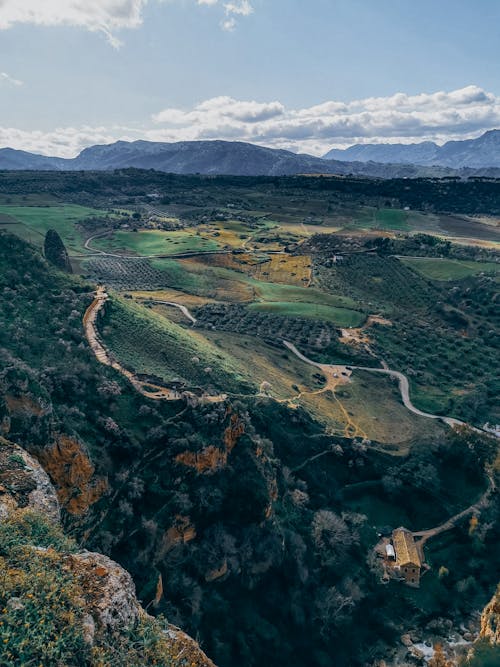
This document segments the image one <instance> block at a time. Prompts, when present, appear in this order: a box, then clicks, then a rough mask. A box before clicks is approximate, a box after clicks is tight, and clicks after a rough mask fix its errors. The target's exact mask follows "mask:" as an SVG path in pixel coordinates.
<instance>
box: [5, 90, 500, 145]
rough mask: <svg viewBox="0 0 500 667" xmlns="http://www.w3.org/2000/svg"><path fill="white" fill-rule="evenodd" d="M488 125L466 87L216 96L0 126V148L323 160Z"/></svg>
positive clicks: (489, 99)
mask: <svg viewBox="0 0 500 667" xmlns="http://www.w3.org/2000/svg"><path fill="white" fill-rule="evenodd" d="M492 128H500V97H496V96H495V95H493V94H492V93H489V92H487V91H485V90H483V89H481V88H478V87H477V86H467V87H466V88H462V89H459V90H454V91H451V92H437V93H431V94H428V93H422V94H420V95H406V94H405V93H398V94H396V95H392V96H390V97H378V98H373V97H371V98H366V99H361V100H354V101H352V102H340V101H337V100H331V101H328V102H324V103H322V104H318V105H315V106H311V107H306V108H300V109H292V108H286V107H285V106H284V105H283V104H282V103H281V102H279V101H270V102H257V101H253V100H250V101H248V100H236V99H234V98H231V97H215V98H212V99H210V100H206V101H204V102H201V103H200V104H197V105H196V106H194V107H193V108H192V109H187V110H185V109H177V108H167V109H164V110H163V111H160V112H159V113H157V114H155V115H154V116H153V118H152V123H151V124H149V125H148V126H144V127H142V128H140V129H137V128H134V129H130V128H127V127H119V126H116V127H110V128H105V127H98V128H91V127H83V128H63V129H60V130H55V131H54V132H49V133H43V132H26V131H21V130H17V129H2V128H0V146H11V147H13V148H22V149H24V150H30V151H34V152H40V153H44V154H52V155H60V156H65V157H71V156H73V155H76V154H77V153H78V152H79V150H81V149H82V148H84V147H85V146H88V145H91V144H95V143H110V142H112V141H115V140H117V139H125V140H134V139H146V140H149V141H193V140H204V139H227V140H231V141H235V140H239V141H248V142H253V143H257V144H261V145H266V146H271V147H275V148H286V149H289V150H294V151H297V152H308V153H312V154H316V155H322V154H324V153H326V151H327V150H328V149H330V148H332V147H344V146H349V145H351V144H355V143H369V142H370V143H371V142H378V143H380V142H392V143H394V142H403V143H410V142H419V141H424V140H433V141H437V142H438V143H442V142H444V141H447V140H449V139H463V138H470V137H475V136H478V135H479V134H481V133H482V132H484V131H486V130H488V129H492Z"/></svg>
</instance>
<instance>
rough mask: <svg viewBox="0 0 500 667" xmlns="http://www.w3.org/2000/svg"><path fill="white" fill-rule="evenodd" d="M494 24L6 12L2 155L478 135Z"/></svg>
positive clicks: (362, 4) (497, 96)
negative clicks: (98, 146)
mask: <svg viewBox="0 0 500 667" xmlns="http://www.w3.org/2000/svg"><path fill="white" fill-rule="evenodd" d="M498 25H500V3H499V2H498V1H497V0H476V2H474V3H473V2H472V0H471V1H468V0H454V1H452V0H439V2H436V0H434V1H433V2H431V1H430V0H418V2H417V1H415V0H3V2H0V102H1V111H2V112H1V116H0V146H5V145H10V146H14V147H16V148H25V149H27V150H36V151H39V152H45V153H48V152H50V153H56V154H60V155H73V154H75V153H76V152H78V150H80V149H81V148H82V147H84V146H85V145H88V144H90V143H95V142H96V141H99V142H107V141H112V140H113V139H116V138H127V139H136V138H146V139H155V140H166V141H172V140H177V139H179V140H184V139H198V138H202V139H205V138H208V139H211V138H223V139H242V140H249V141H255V142H256V143H261V144H266V145H271V146H278V147H283V148H290V149H292V150H305V151H308V152H313V153H316V154H321V153H322V152H326V150H328V148H330V147H332V146H335V145H339V146H344V145H350V144H352V143H356V142H359V141H362V142H367V141H405V142H407V141H418V140H421V139H433V140H437V141H441V142H442V141H445V140H446V139H448V138H458V137H462V136H476V135H478V134H479V133H481V132H482V131H484V130H486V129H490V128H492V127H497V126H499V127H500V77H499V76H498V74H499V64H500V40H498ZM397 93H402V94H403V97H398V98H395V97H394V96H395V94H397ZM374 98H375V99H374Z"/></svg>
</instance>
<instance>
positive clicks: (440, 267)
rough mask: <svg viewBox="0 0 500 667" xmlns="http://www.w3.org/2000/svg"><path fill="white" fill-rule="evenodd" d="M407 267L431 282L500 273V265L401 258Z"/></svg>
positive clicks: (455, 260) (454, 260)
mask: <svg viewBox="0 0 500 667" xmlns="http://www.w3.org/2000/svg"><path fill="white" fill-rule="evenodd" d="M401 261H402V262H404V264H406V265H407V266H409V267H410V268H412V269H415V270H416V271H418V272H419V273H420V274H422V275H423V276H425V277H426V278H430V279H431V280H460V279H461V278H467V277H468V276H476V275H478V274H479V273H491V272H494V273H500V264H495V263H493V262H473V261H465V260H458V259H441V258H429V257H421V258H420V257H405V258H401Z"/></svg>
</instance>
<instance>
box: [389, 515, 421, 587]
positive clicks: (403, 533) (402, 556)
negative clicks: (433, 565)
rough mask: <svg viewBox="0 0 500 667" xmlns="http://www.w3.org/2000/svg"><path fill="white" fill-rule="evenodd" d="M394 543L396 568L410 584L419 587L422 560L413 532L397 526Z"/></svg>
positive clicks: (393, 535)
mask: <svg viewBox="0 0 500 667" xmlns="http://www.w3.org/2000/svg"><path fill="white" fill-rule="evenodd" d="M392 543H393V545H394V551H395V552H396V562H395V565H394V568H395V569H396V570H399V572H400V573H401V576H402V578H403V579H404V580H405V583H406V584H408V586H414V587H418V586H419V585H420V569H421V567H422V562H421V559H420V556H419V554H418V549H417V546H416V544H415V540H414V538H413V535H412V533H411V532H410V531H409V530H406V528H397V529H396V530H395V531H394V532H393V533H392Z"/></svg>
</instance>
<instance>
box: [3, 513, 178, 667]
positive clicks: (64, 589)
mask: <svg viewBox="0 0 500 667" xmlns="http://www.w3.org/2000/svg"><path fill="white" fill-rule="evenodd" d="M75 551H76V545H75V543H74V542H73V541H71V540H69V539H68V538H66V537H65V535H64V533H63V531H62V529H61V527H60V526H56V525H52V524H50V523H49V522H48V521H47V518H46V517H45V516H44V515H42V514H39V513H37V512H33V511H31V510H27V509H26V510H17V511H15V512H13V513H11V515H10V516H9V517H8V518H7V519H6V520H4V521H2V522H1V523H0V664H1V665H5V666H7V665H47V666H48V665H87V666H88V667H111V665H130V666H131V667H139V665H146V664H147V665H156V664H158V665H164V666H165V667H172V666H173V665H177V664H179V663H178V661H177V660H176V657H175V656H176V655H177V654H179V651H180V652H181V653H182V650H181V649H182V647H181V646H179V645H178V642H177V641H176V640H172V639H170V638H169V637H168V635H167V634H166V633H165V624H164V622H163V621H162V620H161V619H152V618H148V617H144V618H142V619H140V620H139V621H138V622H137V623H135V624H133V625H132V624H128V625H126V624H125V623H123V624H122V626H121V627H117V628H116V629H115V630H114V631H113V632H111V631H110V630H109V629H108V628H101V627H99V626H97V627H96V631H95V636H94V644H93V646H92V647H91V646H90V645H89V644H88V643H86V642H85V639H84V620H85V612H86V608H87V607H88V608H89V609H91V606H92V599H93V597H94V596H95V591H94V590H92V580H91V579H89V573H88V571H86V570H85V569H84V568H82V569H81V570H79V569H78V567H77V566H75V563H78V560H75V561H70V560H69V558H70V556H69V554H71V553H75ZM75 558H76V559H77V556H75ZM14 602H15V604H13V603H14Z"/></svg>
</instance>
